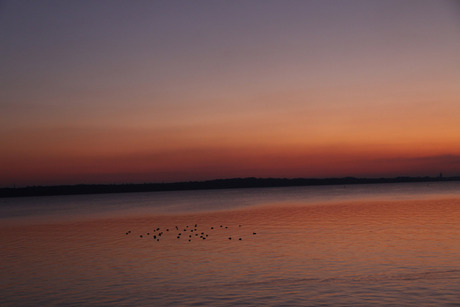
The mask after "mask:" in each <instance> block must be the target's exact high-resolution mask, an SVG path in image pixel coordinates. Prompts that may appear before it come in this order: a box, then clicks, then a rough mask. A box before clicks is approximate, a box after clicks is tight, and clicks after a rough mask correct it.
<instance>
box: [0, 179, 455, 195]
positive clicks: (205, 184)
mask: <svg viewBox="0 0 460 307" xmlns="http://www.w3.org/2000/svg"><path fill="white" fill-rule="evenodd" d="M433 181H460V177H395V178H355V177H344V178H323V179H318V178H293V179H288V178H254V177H250V178H233V179H216V180H208V181H188V182H175V183H144V184H78V185H60V186H28V187H20V188H1V189H0V197H24V196H48V195H75V194H105V193H133V192H155V191H181V190H208V189H235V188H263V187H291V186H315V185H347V184H371V183H399V182H433Z"/></svg>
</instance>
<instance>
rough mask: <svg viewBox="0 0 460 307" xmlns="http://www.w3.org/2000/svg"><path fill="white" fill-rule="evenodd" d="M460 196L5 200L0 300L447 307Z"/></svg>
mask: <svg viewBox="0 0 460 307" xmlns="http://www.w3.org/2000/svg"><path fill="white" fill-rule="evenodd" d="M458 187H459V185H458V184H455V183H447V184H443V183H436V184H394V185H363V186H346V187H343V186H330V187H315V188H312V187H299V188H274V189H241V190H215V191H189V192H167V193H166V192H165V193H139V194H120V195H85V196H66V197H62V196H60V197H42V198H28V199H3V200H0V202H3V203H2V206H0V207H1V209H0V210H1V211H0V213H1V220H2V226H1V229H0V230H1V231H0V240H1V242H2V249H1V251H0V257H1V262H0V274H1V275H0V277H1V279H0V281H1V284H0V294H1V295H0V305H12V306H27V305H29V306H32V305H34V306H35V305H79V306H80V305H93V306H100V305H125V306H128V305H129V306H132V305H155V306H168V305H169V306H183V305H209V306H233V305H236V304H243V305H254V306H256V305H257V306H259V305H269V306H270V305H271V306H280V305H289V306H292V305H298V306H306V305H310V306H318V305H322V304H323V305H348V306H349V305H362V306H369V305H371V304H372V305H413V306H415V305H417V306H419V305H436V306H438V305H455V304H457V303H458V302H459V301H460V292H459V290H458V289H460V261H459V259H460V244H459V238H460V223H459V221H460V195H459V191H460V190H459V189H458ZM15 203H17V207H16V206H15ZM195 224H196V225H197V226H196V227H195ZM176 226H177V228H178V229H176ZM221 226H222V227H221ZM211 227H212V228H213V229H211ZM157 228H160V229H159V230H157ZM166 229H168V230H169V231H166ZM195 229H196V231H195ZM191 230H194V231H193V232H192V231H191ZM129 231H130V233H128V234H126V233H127V232H129ZM160 232H163V233H162V235H161V236H159V233H160ZM179 233H180V235H179ZM202 233H203V234H202ZM141 235H142V238H141V237H140V236H141ZM154 235H156V238H155V239H154V238H153V236H154ZM206 235H207V236H206ZM178 236H179V238H177V237H178ZM200 236H201V237H204V238H205V239H203V238H200ZM229 238H231V239H229ZM240 238H241V240H239V239H240ZM157 239H159V241H157ZM189 240H190V241H189Z"/></svg>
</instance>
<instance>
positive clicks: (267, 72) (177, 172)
mask: <svg viewBox="0 0 460 307" xmlns="http://www.w3.org/2000/svg"><path fill="white" fill-rule="evenodd" d="M0 41H1V43H0V128H1V129H0V146H1V152H0V187H7V186H13V185H16V186H24V185H54V184H78V183H127V182H134V183H137V182H171V181H182V180H205V179H215V178H232V177H249V176H254V177H343V176H357V177H381V176H385V177H387V176H406V175H407V176H437V175H438V174H439V173H440V172H442V173H443V174H444V175H445V176H454V175H460V4H459V2H458V1H431V0H428V1H423V0H414V1H388V0H385V1H372V0H371V1H364V0H363V1H262V0H260V1H257V0H254V1H240V0H235V1H188V0H187V1H57V0H56V1H2V2H0Z"/></svg>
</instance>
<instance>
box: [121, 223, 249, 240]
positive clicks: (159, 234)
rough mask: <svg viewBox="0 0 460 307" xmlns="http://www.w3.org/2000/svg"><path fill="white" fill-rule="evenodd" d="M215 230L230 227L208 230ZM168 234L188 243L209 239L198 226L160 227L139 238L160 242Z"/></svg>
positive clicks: (127, 233) (230, 238) (128, 233)
mask: <svg viewBox="0 0 460 307" xmlns="http://www.w3.org/2000/svg"><path fill="white" fill-rule="evenodd" d="M241 226H242V225H238V227H241ZM214 229H228V226H223V225H220V227H214V226H211V227H209V229H208V232H209V231H212V230H214ZM166 233H175V236H176V237H177V239H181V238H185V239H187V240H188V242H191V241H192V239H194V238H196V239H198V238H199V239H201V240H206V239H207V238H208V237H209V233H205V232H204V231H201V230H198V224H195V225H193V226H189V225H187V226H185V227H184V228H179V226H174V227H173V228H164V229H161V228H160V227H157V228H155V229H153V231H152V232H147V233H143V234H140V235H139V238H141V239H142V238H147V237H152V238H153V239H154V240H157V241H160V238H163V237H164V236H166ZM130 234H131V230H128V231H127V232H126V235H130ZM256 234H257V233H256V232H253V233H252V235H256ZM228 240H232V237H231V236H230V237H228ZM238 240H239V241H241V240H243V238H242V237H238Z"/></svg>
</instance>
